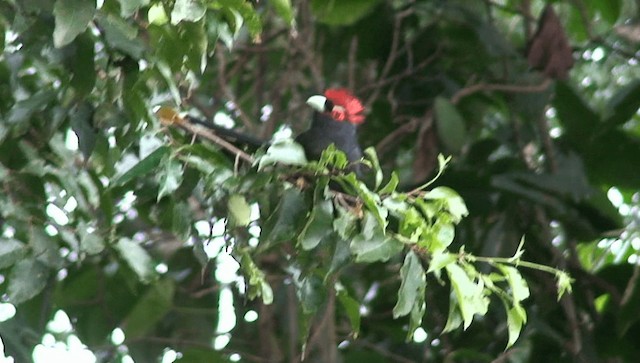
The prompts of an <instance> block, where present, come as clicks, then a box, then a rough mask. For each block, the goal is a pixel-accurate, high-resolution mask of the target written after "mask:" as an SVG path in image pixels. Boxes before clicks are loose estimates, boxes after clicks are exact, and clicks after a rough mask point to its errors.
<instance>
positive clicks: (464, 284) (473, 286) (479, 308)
mask: <svg viewBox="0 0 640 363" xmlns="http://www.w3.org/2000/svg"><path fill="white" fill-rule="evenodd" d="M445 269H446V270H447V274H448V275H449V280H451V287H452V289H453V291H454V292H455V295H456V298H457V300H458V306H459V308H460V313H461V314H462V320H463V321H464V329H465V330H466V329H467V328H468V327H469V325H471V322H472V321H473V315H475V314H479V315H485V314H486V313H487V310H488V308H489V299H488V298H487V297H486V296H485V294H484V286H483V284H482V280H479V281H478V282H477V283H475V282H473V281H472V280H471V278H470V277H469V275H468V274H467V272H466V271H465V270H464V269H462V268H461V267H460V266H458V265H457V264H454V263H451V264H448V265H446V266H445Z"/></svg>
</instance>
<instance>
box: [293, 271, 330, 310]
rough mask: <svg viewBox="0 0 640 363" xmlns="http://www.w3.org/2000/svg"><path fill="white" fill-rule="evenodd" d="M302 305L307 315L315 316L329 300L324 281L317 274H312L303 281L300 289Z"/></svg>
mask: <svg viewBox="0 0 640 363" xmlns="http://www.w3.org/2000/svg"><path fill="white" fill-rule="evenodd" d="M299 294H300V304H301V305H302V311H303V312H304V313H305V314H313V313H315V312H317V311H318V309H319V308H320V307H321V306H322V304H324V302H325V301H326V300H327V289H326V287H325V286H324V285H323V283H322V279H321V278H320V277H319V276H317V275H316V274H310V275H308V276H306V277H305V278H304V279H302V281H301V284H300V289H299Z"/></svg>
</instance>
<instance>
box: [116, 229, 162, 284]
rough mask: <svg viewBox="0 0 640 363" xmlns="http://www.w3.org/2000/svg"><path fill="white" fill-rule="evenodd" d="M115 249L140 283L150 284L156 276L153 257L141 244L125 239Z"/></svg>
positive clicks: (121, 239)
mask: <svg viewBox="0 0 640 363" xmlns="http://www.w3.org/2000/svg"><path fill="white" fill-rule="evenodd" d="M115 247H116V249H117V250H118V252H120V255H121V256H122V258H123V259H124V260H125V261H126V262H127V264H128V265H129V267H131V269H132V270H133V271H134V272H135V273H136V275H138V278H139V279H140V281H142V282H149V281H151V279H152V278H153V277H154V276H155V275H156V272H155V269H154V265H153V261H152V260H151V256H149V254H148V253H147V251H146V250H145V249H144V248H142V247H141V246H140V244H138V243H136V242H134V241H132V240H130V239H128V238H125V237H123V238H120V240H119V241H118V243H116V245H115Z"/></svg>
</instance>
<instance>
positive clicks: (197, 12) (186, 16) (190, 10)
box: [171, 0, 207, 25]
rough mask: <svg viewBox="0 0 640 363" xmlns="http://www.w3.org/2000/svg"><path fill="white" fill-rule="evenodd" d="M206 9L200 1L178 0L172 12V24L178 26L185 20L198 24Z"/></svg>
mask: <svg viewBox="0 0 640 363" xmlns="http://www.w3.org/2000/svg"><path fill="white" fill-rule="evenodd" d="M206 9H207V8H206V7H205V6H204V4H203V3H202V1H200V0H176V2H175V4H174V5H173V10H172V11H171V24H173V25H176V24H178V23H180V22H181V21H183V20H186V21H192V22H196V21H198V20H200V19H202V17H203V16H204V14H205V11H206Z"/></svg>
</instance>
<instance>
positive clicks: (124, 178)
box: [112, 146, 171, 186]
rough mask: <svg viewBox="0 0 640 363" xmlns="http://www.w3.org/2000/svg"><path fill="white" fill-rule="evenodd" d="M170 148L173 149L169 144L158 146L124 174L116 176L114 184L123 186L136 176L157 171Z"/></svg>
mask: <svg viewBox="0 0 640 363" xmlns="http://www.w3.org/2000/svg"><path fill="white" fill-rule="evenodd" d="M170 150H171V149H170V148H169V147H167V146H161V147H159V148H157V149H156V150H155V151H153V152H152V153H151V154H149V155H147V157H146V158H144V159H142V160H140V162H138V163H137V164H136V165H134V166H133V167H131V168H130V169H129V170H127V171H125V172H124V173H123V174H122V175H120V176H119V177H116V179H115V181H114V182H113V184H112V185H113V186H121V185H124V184H126V183H128V182H130V181H132V180H134V179H136V178H139V177H141V176H144V175H147V174H149V173H151V172H152V171H155V170H156V168H157V167H158V165H160V162H161V161H162V160H163V159H164V158H165V156H167V155H168V154H169V151H170Z"/></svg>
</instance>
